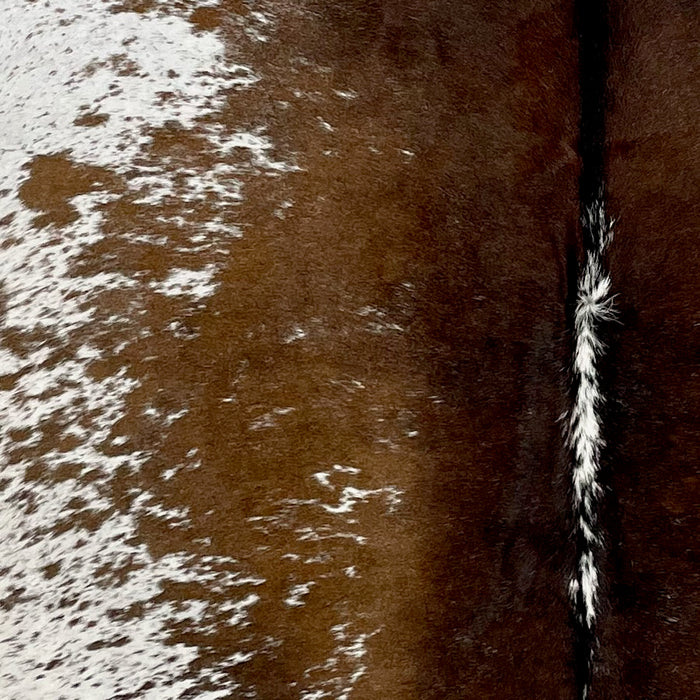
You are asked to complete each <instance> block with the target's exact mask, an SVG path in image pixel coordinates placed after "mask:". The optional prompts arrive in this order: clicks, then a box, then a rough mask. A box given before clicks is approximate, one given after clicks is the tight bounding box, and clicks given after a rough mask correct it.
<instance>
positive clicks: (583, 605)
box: [569, 197, 613, 700]
mask: <svg viewBox="0 0 700 700" xmlns="http://www.w3.org/2000/svg"><path fill="white" fill-rule="evenodd" d="M582 223H583V227H584V230H585V231H586V232H587V233H588V237H589V240H591V241H592V242H593V246H592V247H591V249H590V250H588V251H587V257H586V261H585V265H584V267H583V270H582V273H581V276H580V279H579V284H578V296H577V304H576V311H575V317H574V330H575V347H574V357H573V376H574V382H575V392H574V401H573V407H572V409H571V417H570V422H569V444H570V447H571V450H572V455H573V473H572V485H573V509H574V518H575V523H576V542H577V557H576V571H575V573H574V575H573V577H572V579H571V582H570V594H571V598H572V602H573V605H574V615H575V619H576V625H577V628H578V629H577V633H578V636H579V648H580V652H579V653H581V654H583V655H584V657H585V658H584V659H583V660H582V662H583V667H584V668H583V671H584V673H583V674H582V681H581V683H580V686H579V690H580V693H581V697H582V698H583V699H584V700H585V698H586V697H587V696H588V691H589V686H590V676H591V670H592V668H591V665H592V661H593V653H594V647H595V630H594V625H595V619H596V608H597V603H598V589H599V578H600V573H599V568H598V562H597V556H596V554H597V550H598V549H599V548H600V547H602V544H603V540H602V534H601V532H600V529H599V527H598V514H597V505H598V502H599V499H600V496H601V492H602V489H601V485H600V482H599V471H600V451H601V448H602V447H603V444H604V443H603V436H602V419H601V415H600V408H601V406H602V404H603V400H604V398H603V393H602V389H601V384H600V378H599V371H598V367H597V364H598V359H599V358H600V356H601V354H602V352H603V350H604V346H603V343H602V341H601V338H600V327H601V325H602V324H603V323H604V322H606V321H609V320H610V319H611V318H612V316H613V311H612V298H611V297H610V286H611V282H610V277H609V275H608V274H607V272H606V268H605V252H606V249H607V247H608V245H609V244H610V241H611V239H612V223H611V222H609V221H608V219H607V217H606V215H605V207H604V203H603V199H602V197H600V198H599V199H598V200H597V201H596V202H595V203H594V204H593V205H592V206H591V207H589V208H588V209H587V210H586V212H585V215H584V220H583V222H582Z"/></svg>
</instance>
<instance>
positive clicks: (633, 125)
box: [592, 1, 700, 698]
mask: <svg viewBox="0 0 700 700" xmlns="http://www.w3.org/2000/svg"><path fill="white" fill-rule="evenodd" d="M613 8H614V12H613V17H614V18H615V20H614V24H613V41H612V46H613V50H612V54H611V67H612V73H611V104H610V112H609V119H608V134H609V155H608V169H609V193H610V198H609V199H610V206H609V210H610V213H611V215H612V216H613V217H614V218H615V219H617V223H616V226H615V228H616V234H615V236H616V237H615V240H614V243H613V246H612V248H611V253H610V269H611V276H612V280H613V288H614V289H613V291H614V292H616V293H617V298H616V305H617V308H618V310H619V321H620V323H619V325H618V327H617V328H616V330H615V331H614V332H613V337H612V338H611V340H610V344H611V353H610V357H609V364H610V366H611V370H610V376H609V379H608V383H609V387H610V402H611V403H610V405H609V410H610V416H609V418H608V424H609V426H610V427H609V430H608V442H609V450H608V461H609V472H610V474H609V484H610V486H611V489H612V494H613V499H612V500H613V505H612V506H611V512H610V513H609V522H610V523H611V533H610V540H611V541H610V543H609V546H610V549H611V553H610V563H609V567H610V568H609V572H608V577H609V580H610V591H609V605H610V608H609V610H608V611H606V615H605V616H604V617H603V619H602V622H601V626H600V638H601V646H600V665H599V668H598V670H597V678H596V679H595V682H594V686H593V687H594V693H593V694H592V697H595V698H621V697H649V698H652V697H653V698H678V697H696V696H698V695H700V672H699V669H700V665H699V664H698V651H697V639H698V634H699V633H700V617H699V611H700V598H699V597H698V596H699V591H700V585H699V584H700V581H699V576H700V573H699V570H698V552H697V533H698V525H699V522H698V513H699V512H700V510H699V507H700V491H699V490H698V483H699V482H698V459H699V458H700V451H699V447H700V441H699V440H698V437H699V436H698V428H697V415H698V410H699V408H700V405H699V402H700V390H699V388H698V387H699V385H698V381H697V375H698V345H697V339H698V333H697V329H698V324H699V323H700V316H699V314H698V309H700V296H699V295H698V286H697V269H698V262H699V260H700V253H699V249H698V243H697V241H698V238H697V225H698V220H700V210H699V205H698V202H699V201H700V196H699V195H700V191H699V188H698V184H699V183H698V172H699V169H698V166H699V165H700V151H699V150H698V143H699V138H698V137H699V134H698V121H697V114H698V110H699V109H700V102H699V100H698V94H700V91H699V88H700V84H699V82H698V74H699V69H700V65H699V63H698V56H700V54H699V53H698V37H699V36H700V13H698V6H697V4H696V3H687V2H660V3H659V2H645V1H643V2H636V3H614V4H613Z"/></svg>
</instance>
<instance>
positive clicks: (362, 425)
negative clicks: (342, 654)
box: [167, 2, 579, 700]
mask: <svg viewBox="0 0 700 700" xmlns="http://www.w3.org/2000/svg"><path fill="white" fill-rule="evenodd" d="M275 12H276V13H277V20H278V30H277V34H276V36H275V41H274V43H272V44H271V45H269V46H264V47H263V48H261V49H260V53H259V56H256V61H257V62H258V65H262V66H264V71H265V76H266V78H265V79H266V81H267V86H268V87H267V90H268V91H269V92H268V93H267V94H265V95H264V99H263V100H262V102H261V104H256V105H252V106H251V109H252V110H253V113H252V115H253V116H252V121H254V120H255V119H257V118H259V114H260V110H265V114H266V118H267V120H268V124H271V125H272V126H271V135H272V137H273V140H274V141H275V142H277V143H279V144H283V145H284V147H285V148H286V149H287V150H288V151H289V152H293V153H295V154H297V156H296V158H297V162H298V164H299V166H300V167H301V171H300V172H299V173H295V174H290V175H287V176H285V177H284V179H283V180H282V181H269V182H263V183H262V184H259V183H258V184H256V183H250V184H249V185H248V187H249V189H248V190H247V204H244V205H243V212H244V213H243V220H246V221H249V222H251V224H252V229H251V235H250V236H248V237H247V239H244V240H243V241H241V244H240V246H239V247H238V248H237V249H236V251H235V254H234V256H233V257H232V259H231V261H230V263H229V265H228V268H227V271H226V273H225V275H224V284H223V287H222V289H221V291H220V292H219V293H218V294H217V296H216V297H215V298H214V299H213V301H212V302H211V303H210V304H209V306H208V308H207V310H206V312H205V313H204V314H202V315H200V316H199V317H195V318H194V319H192V321H191V323H193V324H195V325H201V328H202V335H201V338H199V339H198V340H195V341H193V342H192V343H191V344H190V345H189V346H188V350H187V351H186V352H184V353H183V352H182V351H181V350H180V351H178V352H179V353H180V354H179V356H178V357H173V358H172V359H170V360H169V361H168V362H167V366H168V367H170V368H172V367H175V372H176V373H183V374H193V375H194V376H196V377H197V382H198V383H200V386H201V389H200V392H201V418H200V419H199V421H197V422H195V423H194V424H192V425H189V426H188V433H189V435H190V437H192V435H194V436H195V438H196V439H197V441H198V444H200V445H201V446H202V448H203V451H204V454H205V461H204V464H203V468H202V471H201V472H200V473H198V474H196V475H194V476H193V477H191V478H190V479H189V480H188V482H187V483H186V484H183V485H182V488H183V489H184V490H183V494H187V495H186V497H185V500H184V502H185V503H187V504H188V505H190V506H194V509H195V512H201V513H202V514H203V515H202V518H201V523H200V524H198V525H197V527H198V528H199V529H201V534H202V535H208V536H211V537H212V540H213V542H214V543H216V547H217V551H220V552H222V553H226V554H231V555H234V556H239V554H240V552H241V551H242V550H245V551H248V552H249V553H248V555H247V556H248V557H249V558H248V563H249V565H250V566H251V568H252V569H254V570H256V571H258V572H260V573H261V574H262V575H264V576H265V577H266V578H267V579H268V580H269V581H271V582H272V590H271V591H270V590H267V591H263V592H262V593H261V596H262V601H261V603H260V604H259V605H258V606H257V608H256V610H255V611H254V612H253V627H252V628H251V630H249V637H250V639H251V640H252V641H251V642H250V647H251V648H253V646H254V645H255V644H256V640H257V643H258V644H259V643H260V641H259V640H261V639H262V638H264V636H266V635H269V636H272V637H274V638H275V639H278V640H279V641H280V644H279V645H278V646H276V647H274V648H272V649H271V650H269V651H266V652H265V653H262V654H259V655H258V656H256V657H255V658H254V659H253V660H251V661H249V662H248V663H247V664H244V665H241V666H239V667H237V668H236V669H235V673H236V674H238V677H239V679H240V681H241V683H242V684H243V685H244V687H246V688H250V689H251V690H252V689H254V690H255V692H257V693H258V697H262V698H287V697H288V698H297V697H300V692H301V691H303V690H304V689H308V688H309V687H312V682H313V683H317V682H318V679H319V678H323V677H324V676H326V677H327V678H329V679H330V678H332V677H333V675H334V674H337V669H333V668H329V669H327V670H323V668H320V669H319V667H320V666H321V665H322V663H323V660H324V658H325V656H326V655H328V654H329V653H331V651H332V649H331V648H330V647H329V643H330V642H331V641H332V640H331V639H330V638H329V635H328V627H329V626H330V625H331V624H332V622H333V620H334V619H335V618H336V617H337V616H338V614H339V611H341V610H342V614H343V615H344V616H345V617H346V618H347V619H348V620H349V621H350V622H351V623H352V624H353V625H358V627H359V629H360V630H367V631H369V632H371V633H372V634H371V636H369V638H368V640H367V644H366V646H367V655H366V658H365V660H364V662H365V664H366V670H365V673H364V675H362V676H361V677H360V678H359V680H358V681H357V682H356V684H355V685H354V689H353V691H352V697H356V698H368V699H369V698H376V697H385V698H392V699H396V700H400V699H401V700H404V699H411V698H416V699H418V698H421V699H424V698H435V699H436V700H437V699H440V700H446V699H448V698H455V699H456V698H479V699H481V698H486V697H492V698H504V699H505V698H521V697H523V696H536V697H547V698H572V697H573V696H574V694H575V690H574V680H573V671H572V633H571V630H570V627H569V603H568V600H567V598H566V585H567V577H568V575H569V571H570V566H571V557H572V555H573V551H572V548H571V543H570V524H569V506H568V502H569V501H568V489H569V486H568V468H567V460H566V457H565V453H564V447H563V439H562V425H561V423H560V422H558V419H559V418H560V416H561V414H562V412H563V411H564V410H565V409H566V403H567V389H568V387H567V381H568V379H567V374H566V371H565V370H566V367H567V365H568V361H569V356H570V348H569V340H568V336H567V328H566V302H567V295H568V294H569V285H570V284H572V281H571V270H570V269H567V260H573V259H575V258H576V245H577V244H576V240H577V235H576V229H577V218H578V196H577V181H578V160H577V156H576V138H577V122H578V114H579V107H578V84H577V54H576V42H575V40H574V29H573V26H572V21H573V20H572V10H571V8H570V6H569V4H568V3H561V4H554V5H552V3H550V2H533V3H524V4H518V5H517V6H514V5H513V3H486V4H484V3H456V2H430V3H425V2H413V3H405V2H340V3H320V2H319V3H313V4H309V5H305V4H301V5H300V4H299V3H293V4H292V5H290V6H282V5H277V6H276V7H275ZM338 92H341V93H343V94H350V95H352V99H347V98H346V97H342V96H340V95H339V94H338ZM239 109H240V105H239V104H238V103H237V102H235V101H232V105H231V110H232V112H233V115H234V118H236V119H238V118H240V115H239V114H238V113H236V111H237V110H239ZM282 200H288V201H290V202H293V206H292V207H290V208H289V209H288V210H287V211H286V212H285V216H284V218H277V217H271V216H269V214H267V213H266V212H268V211H269V210H270V207H269V204H268V202H270V201H282ZM253 231H254V235H253ZM574 283H575V280H574ZM295 327H298V328H300V329H303V330H304V332H305V333H307V337H306V338H305V339H304V340H302V341H300V342H297V343H292V344H289V345H287V346H284V345H283V344H281V343H280V338H281V337H284V336H285V335H286V334H288V333H289V332H290V329H292V328H295ZM193 364H194V365H196V366H197V367H198V370H197V372H194V373H193V371H192V369H191V368H192V366H193ZM239 367H245V368H246V369H245V375H244V378H243V379H242V380H239V379H238V378H237V375H236V371H237V369H236V368H239ZM171 371H172V369H171ZM236 381H238V384H237V397H238V399H237V405H236V406H235V407H233V408H232V407H230V406H228V405H226V404H223V405H222V404H221V403H220V398H221V397H222V396H225V395H227V392H230V386H231V383H232V382H236ZM341 382H345V384H344V385H341ZM270 405H279V406H290V407H294V408H295V411H294V412H293V413H291V414H290V416H289V417H288V418H285V419H284V420H283V422H281V425H280V427H279V428H276V429H274V430H272V431H268V432H267V433H251V432H250V431H247V430H246V428H245V421H244V418H243V417H244V416H248V415H249V416H253V415H254V414H255V413H256V412H257V413H264V412H265V411H267V410H269V406H270ZM407 436H412V437H410V438H407ZM335 463H340V464H348V465H351V466H353V467H356V468H360V469H362V478H363V479H365V480H366V482H365V483H366V484H367V485H368V486H371V487H375V488H377V487H380V486H381V485H382V484H395V485H397V487H398V488H399V489H400V490H401V491H403V495H402V496H401V502H400V505H398V506H397V508H396V510H395V511H394V512H393V513H391V514H389V513H386V512H382V511H381V510H380V511H378V512H377V513H371V512H365V513H364V514H363V515H362V517H361V518H360V521H359V522H360V525H359V532H360V533H361V534H362V536H363V537H366V538H367V545H366V546H364V547H361V548H358V547H357V546H355V545H354V544H353V543H348V544H347V545H344V544H342V541H341V543H340V544H334V545H333V548H332V550H330V552H331V555H332V560H331V564H330V565H329V564H325V565H323V564H321V565H318V564H317V565H316V566H315V567H309V566H307V567H306V569H304V566H303V565H302V564H301V563H299V562H298V561H297V562H296V563H295V562H290V561H289V560H283V559H281V557H282V555H284V554H285V548H286V547H289V548H291V547H293V546H296V547H297V548H298V547H299V545H298V544H296V545H295V544H294V542H293V532H292V530H291V529H288V530H283V531H281V532H272V534H270V533H268V535H267V537H263V538H260V539H256V540H254V542H253V544H255V545H257V546H258V549H257V550H256V549H254V548H253V547H252V544H251V545H249V544H248V541H249V540H250V538H251V535H250V534H249V531H250V525H249V524H248V523H247V522H245V520H244V516H246V515H247V516H253V517H256V516H257V517H260V516H261V515H266V514H269V512H270V511H272V512H274V511H275V508H277V507H278V506H275V505H274V503H272V504H270V501H272V499H273V498H274V497H275V495H277V496H276V497H277V499H280V498H287V499H303V498H304V497H307V498H308V497H309V495H311V494H312V493H313V486H312V484H313V480H312V478H311V477H312V474H313V473H316V472H319V471H321V470H322V468H326V470H327V469H328V467H329V465H331V464H335ZM212 509H213V511H214V512H213V515H210V516H207V517H204V513H207V512H210V511H211V510H212ZM295 517H297V518H298V519H299V523H298V524H299V525H304V524H308V523H305V521H304V518H313V517H314V516H311V515H304V514H303V512H302V513H300V514H297V515H296V516H295ZM243 543H245V544H243ZM260 546H262V547H266V548H267V549H263V550H260V549H259V547H260ZM314 547H317V545H314ZM314 547H311V546H309V545H306V547H305V548H304V547H302V551H301V555H302V557H306V558H308V557H309V555H310V553H311V552H312V551H313V552H315V553H316V554H317V555H319V552H318V551H316V549H314ZM246 548H248V549H246ZM295 551H296V550H295ZM324 555H325V556H328V552H324V551H321V552H320V556H321V557H322V556H324ZM342 566H355V567H356V568H357V571H358V576H359V578H360V581H359V583H358V582H357V581H356V580H354V579H351V580H344V579H343V578H342V577H339V576H338V571H339V570H340V569H341V568H342ZM310 568H311V569H312V573H313V576H314V577H315V580H316V581H317V584H316V585H315V586H314V587H313V588H312V589H311V593H310V594H309V595H308V596H307V597H306V598H305V603H306V605H305V606H304V607H299V608H288V607H285V606H284V604H283V602H282V599H283V598H284V590H285V588H286V586H287V585H288V584H289V582H293V581H295V580H297V579H299V580H303V577H304V576H308V575H309V569H310ZM276 589H278V591H279V592H278V593H275V592H274V591H275V590H276ZM220 644H221V647H220V648H218V649H217V650H216V652H215V653H222V654H223V653H224V651H225V650H226V647H227V645H229V644H230V645H231V648H233V649H235V648H237V645H240V638H235V639H231V640H227V639H221V641H220ZM314 666H316V667H317V668H316V670H314V671H311V672H309V671H308V669H310V668H312V667H314ZM331 687H332V686H331ZM335 692H336V693H338V696H339V692H340V691H339V690H336V691H335ZM332 696H333V697H335V695H332Z"/></svg>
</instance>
